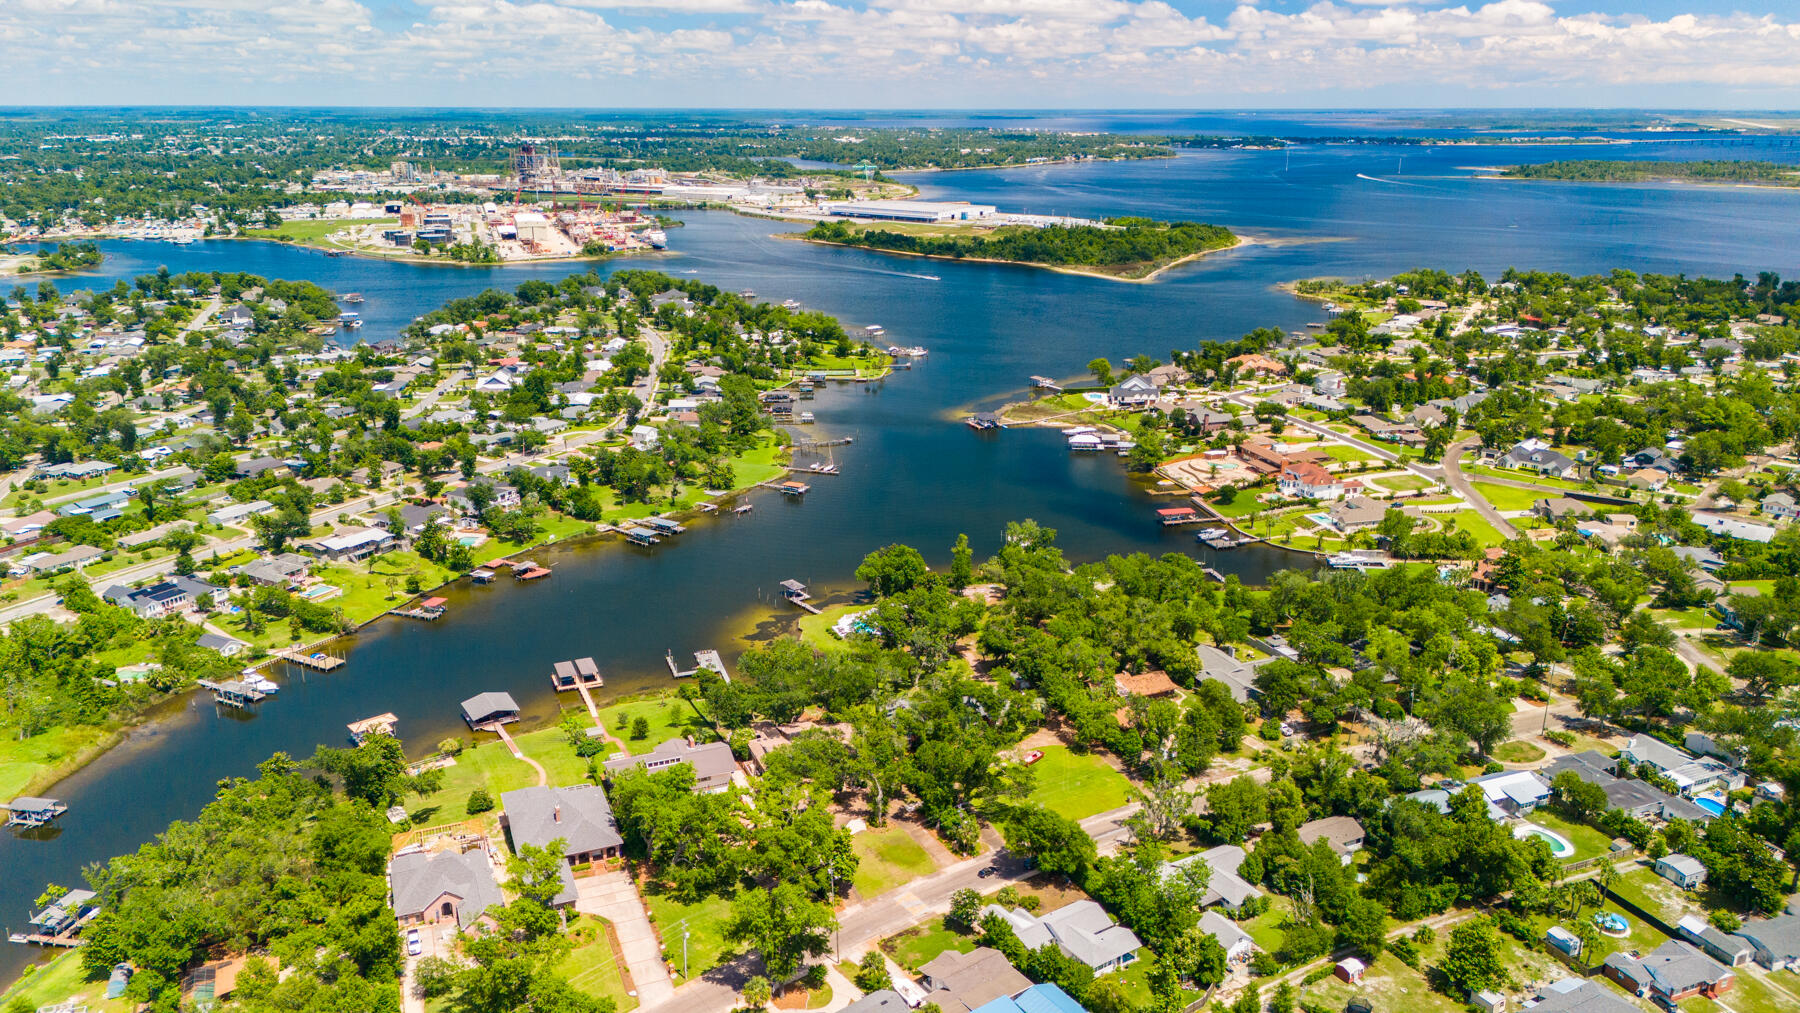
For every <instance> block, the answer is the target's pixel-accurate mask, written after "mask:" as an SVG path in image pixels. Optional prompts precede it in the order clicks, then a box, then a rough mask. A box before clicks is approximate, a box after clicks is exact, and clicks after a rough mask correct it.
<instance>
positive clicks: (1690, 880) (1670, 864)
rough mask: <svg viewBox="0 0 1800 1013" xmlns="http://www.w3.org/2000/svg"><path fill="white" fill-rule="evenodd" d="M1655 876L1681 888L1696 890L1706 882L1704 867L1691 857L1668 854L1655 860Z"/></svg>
mask: <svg viewBox="0 0 1800 1013" xmlns="http://www.w3.org/2000/svg"><path fill="white" fill-rule="evenodd" d="M1655 868H1656V874H1657V875H1658V876H1661V877H1662V878H1664V879H1666V880H1668V881H1669V882H1671V883H1674V884H1675V885H1676V886H1679V887H1681V888H1682V889H1683V890H1698V889H1700V887H1701V886H1702V885H1703V884H1704V883H1705V882H1706V866H1704V865H1701V864H1700V860H1699V859H1698V858H1695V857H1693V856H1691V855H1680V854H1668V855H1664V856H1662V857H1661V858H1659V859H1657V860H1656V866H1655Z"/></svg>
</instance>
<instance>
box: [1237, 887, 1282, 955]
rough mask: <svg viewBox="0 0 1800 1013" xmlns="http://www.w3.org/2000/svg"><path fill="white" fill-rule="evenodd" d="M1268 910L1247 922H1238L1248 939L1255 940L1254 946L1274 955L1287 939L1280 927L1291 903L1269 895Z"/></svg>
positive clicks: (1277, 895)
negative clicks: (1248, 936) (1247, 934)
mask: <svg viewBox="0 0 1800 1013" xmlns="http://www.w3.org/2000/svg"><path fill="white" fill-rule="evenodd" d="M1269 901H1270V903H1269V909H1268V910H1267V911H1264V912H1263V913H1262V914H1259V915H1257V916H1256V917H1255V918H1252V919H1250V920H1249V921H1247V922H1240V923H1239V925H1240V926H1241V927H1242V928H1243V930H1244V931H1245V932H1247V933H1249V935H1250V938H1251V939H1254V940H1256V946H1257V948H1258V949H1260V950H1262V951H1263V952H1264V953H1274V952H1275V951H1277V950H1279V949H1281V944H1282V942H1283V941H1285V940H1286V939H1287V931H1286V930H1285V929H1283V928H1282V926H1283V925H1284V924H1285V923H1286V922H1287V918H1288V912H1289V909H1290V908H1291V906H1292V902H1291V901H1289V900H1288V899H1287V898H1286V897H1282V896H1280V895H1279V894H1270V895H1269Z"/></svg>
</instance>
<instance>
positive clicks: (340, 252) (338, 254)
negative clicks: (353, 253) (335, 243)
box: [325, 250, 344, 257]
mask: <svg viewBox="0 0 1800 1013" xmlns="http://www.w3.org/2000/svg"><path fill="white" fill-rule="evenodd" d="M325 255H326V256H327V257H341V256H343V255H344V251H343V250H326V251H325Z"/></svg>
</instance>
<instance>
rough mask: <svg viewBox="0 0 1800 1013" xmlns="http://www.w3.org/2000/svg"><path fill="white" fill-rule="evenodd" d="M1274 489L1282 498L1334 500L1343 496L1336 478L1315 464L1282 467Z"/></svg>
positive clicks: (1296, 463) (1342, 488) (1292, 463)
mask: <svg viewBox="0 0 1800 1013" xmlns="http://www.w3.org/2000/svg"><path fill="white" fill-rule="evenodd" d="M1275 488H1276V489H1277V490H1278V491H1279V492H1280V493H1281V494H1282V495H1283V496H1292V497H1295V498H1298V499H1310V500H1334V499H1338V498H1339V497H1341V496H1343V495H1344V485H1343V483H1342V482H1339V481H1338V480H1337V478H1336V476H1334V475H1332V473H1331V472H1329V471H1326V470H1325V469H1324V468H1321V467H1319V466H1318V465H1316V464H1308V463H1305V462H1291V463H1288V464H1285V465H1283V466H1282V469H1281V474H1280V477H1278V478H1277V479H1276V480H1275Z"/></svg>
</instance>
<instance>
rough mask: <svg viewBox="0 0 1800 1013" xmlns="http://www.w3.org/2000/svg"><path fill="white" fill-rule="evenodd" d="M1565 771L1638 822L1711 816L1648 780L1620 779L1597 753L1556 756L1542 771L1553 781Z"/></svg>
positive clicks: (1607, 760)
mask: <svg viewBox="0 0 1800 1013" xmlns="http://www.w3.org/2000/svg"><path fill="white" fill-rule="evenodd" d="M1564 771H1572V772H1574V774H1575V776H1576V777H1579V778H1580V779H1581V780H1583V781H1586V782H1587V783H1588V784H1592V785H1597V786H1598V787H1599V788H1600V789H1601V790H1602V791H1604V792H1606V802H1607V805H1608V807H1609V808H1612V809H1622V810H1624V811H1625V813H1626V814H1627V815H1629V816H1632V817H1635V818H1637V819H1640V820H1653V819H1663V820H1667V819H1685V820H1694V821H1697V822H1705V821H1707V820H1710V819H1712V814H1711V813H1709V812H1707V811H1706V810H1704V809H1702V808H1700V807H1699V806H1697V805H1695V804H1694V803H1692V802H1690V801H1688V800H1687V799H1685V798H1681V797H1679V796H1676V795H1671V794H1669V793H1668V792H1666V791H1663V790H1662V789H1661V788H1658V787H1656V786H1655V785H1653V784H1650V783H1649V782H1647V781H1640V780H1638V779H1636V778H1621V777H1616V776H1614V774H1613V759H1612V757H1609V756H1607V755H1606V754H1604V753H1601V752H1598V751H1596V750H1592V749H1589V750H1584V751H1583V752H1579V753H1572V754H1569V755H1565V756H1559V757H1557V758H1556V760H1555V761H1554V762H1552V763H1551V764H1550V765H1549V766H1548V767H1545V768H1544V769H1543V771H1542V774H1543V776H1545V777H1547V778H1549V779H1550V780H1552V781H1555V780H1556V777H1557V775H1559V774H1561V773H1563V772H1564Z"/></svg>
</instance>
